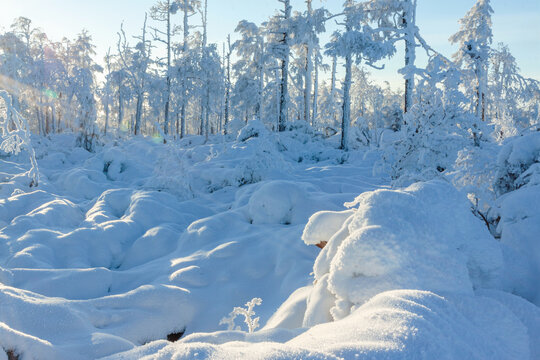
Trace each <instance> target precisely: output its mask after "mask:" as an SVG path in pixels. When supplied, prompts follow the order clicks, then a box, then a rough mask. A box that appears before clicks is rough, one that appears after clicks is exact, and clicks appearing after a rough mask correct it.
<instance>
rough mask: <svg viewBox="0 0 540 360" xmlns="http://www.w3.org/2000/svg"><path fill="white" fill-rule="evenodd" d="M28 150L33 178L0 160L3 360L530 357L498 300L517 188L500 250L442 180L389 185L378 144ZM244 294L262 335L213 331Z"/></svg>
mask: <svg viewBox="0 0 540 360" xmlns="http://www.w3.org/2000/svg"><path fill="white" fill-rule="evenodd" d="M34 145H35V148H36V156H37V158H38V164H39V167H40V175H41V183H40V186H39V187H38V188H37V189H36V188H28V187H27V186H26V184H27V179H26V178H25V177H24V176H23V175H21V174H23V173H24V172H25V171H26V170H27V167H28V164H27V161H26V160H25V158H24V154H20V155H18V156H16V157H4V158H2V159H0V177H1V179H2V181H3V182H2V184H1V187H0V195H1V198H0V227H1V230H0V347H2V348H4V350H6V351H8V350H9V351H13V353H15V354H18V355H19V356H20V359H39V360H47V359H97V358H103V357H106V358H107V359H110V360H112V359H140V358H145V359H207V358H208V359H209V358H212V359H243V358H247V359H291V358H298V359H356V358H384V359H403V358H411V359H417V358H425V359H433V358H448V359H465V358H467V359H469V358H476V359H528V358H530V359H538V358H540V341H539V340H538V339H540V309H539V308H538V306H537V305H538V303H537V304H536V305H534V304H532V303H531V302H528V301H527V300H524V299H523V298H520V297H518V296H516V295H512V294H511V293H510V291H512V289H510V287H511V285H512V284H514V282H513V280H512V279H513V277H512V276H510V275H511V274H513V273H512V271H513V269H514V268H515V267H516V266H517V265H516V264H515V263H513V262H512V261H513V260H512V254H514V253H515V250H512V251H513V252H512V251H510V250H508V249H510V248H511V249H516V247H517V246H518V245H515V244H516V243H519V239H515V236H514V235H505V231H506V232H509V233H511V234H516V231H522V232H525V233H527V236H529V238H532V237H534V234H533V235H531V234H532V233H531V232H530V230H531V229H532V228H531V227H530V226H529V225H527V224H524V223H523V221H521V222H519V221H516V220H515V219H514V218H512V216H513V215H512V214H513V213H505V212H504V209H511V205H508V206H506V205H504V204H505V202H506V203H511V202H516V201H517V202H519V201H520V199H515V197H516V196H519V195H518V193H517V191H516V192H515V193H514V195H510V194H512V193H510V194H509V195H508V196H507V197H506V198H505V199H503V200H502V202H501V204H502V205H500V208H501V209H502V210H501V211H502V213H501V214H502V215H501V223H500V227H501V229H500V231H502V233H503V237H502V239H503V241H500V242H499V241H497V240H496V239H495V238H494V237H493V236H492V234H490V232H489V230H488V229H487V227H486V226H485V224H484V223H483V222H482V220H480V219H479V218H477V217H475V216H474V215H473V213H472V212H471V211H470V203H469V201H468V200H467V198H466V196H465V194H463V193H461V192H458V191H457V190H456V189H455V188H454V187H453V186H452V185H450V184H449V183H448V182H446V181H444V180H434V181H431V182H427V183H417V184H414V185H412V186H410V187H408V188H405V189H399V190H390V187H389V183H390V180H389V179H388V178H387V177H385V176H382V175H378V176H376V175H374V173H373V167H374V164H375V163H376V162H377V161H378V160H379V157H378V155H377V153H376V152H365V151H357V152H356V151H353V152H351V153H350V154H344V153H342V152H341V151H339V150H337V149H336V146H337V142H336V141H335V139H322V138H321V137H318V136H315V135H314V134H312V133H311V132H310V130H309V129H302V128H300V129H296V130H295V131H291V132H287V133H285V134H281V135H280V136H277V135H275V134H272V133H270V132H268V131H266V130H265V129H264V127H263V126H261V124H258V123H257V122H252V123H251V124H250V125H248V126H247V127H246V128H244V129H242V130H241V131H240V133H239V135H238V139H234V138H232V137H230V138H227V139H224V138H222V137H216V138H213V139H210V141H209V142H208V143H205V142H204V140H203V139H202V138H199V137H189V138H187V139H184V140H183V141H181V142H179V143H169V144H167V145H164V144H162V143H161V142H160V141H159V140H158V141H153V140H152V139H148V138H134V139H126V140H114V139H111V140H109V141H106V144H105V145H104V146H102V147H101V148H99V149H98V150H97V151H96V152H95V153H89V152H86V151H85V150H82V149H81V148H78V147H76V146H75V138H74V137H73V136H71V135H58V136H55V137H53V138H52V139H51V140H47V139H40V140H39V141H38V143H35V144H34ZM536 186H538V185H536ZM529 189H530V188H529ZM535 194H536V195H535V196H538V195H537V194H538V192H536V193H535ZM524 196H526V195H524ZM530 216H532V215H530ZM536 219H538V217H537V216H536ZM535 226H536V225H535ZM533 227H534V226H533ZM536 227H537V226H536ZM516 228H517V229H518V230H513V229H516ZM531 231H532V230H531ZM536 234H537V233H536ZM536 236H537V235H536ZM532 241H533V240H530V241H529V242H532ZM324 243H326V246H325V247H324V249H322V250H321V249H319V248H318V247H316V246H315V245H317V244H319V245H321V244H324ZM513 244H514V245H513ZM536 246H537V245H536ZM527 249H528V248H527ZM534 249H538V248H537V247H536V248H534ZM534 249H533V250H534ZM516 251H517V250H516ZM521 251H525V250H523V249H521ZM535 251H536V250H535ZM520 256H521V255H520ZM515 257H518V255H515ZM535 259H537V257H536V258H534V257H533V260H531V262H532V264H533V265H531V267H529V268H526V269H525V270H524V269H523V266H517V267H518V270H519V271H532V275H531V274H528V275H527V276H528V277H526V279H527V281H534V279H535V277H534V276H536V275H537V274H535V271H536V270H535V269H536V268H534V266H536V265H537V264H538V262H534V261H536V260H535ZM509 269H510V270H509ZM509 274H510V275H509ZM531 279H532V280H531ZM515 286H516V287H518V288H519V289H522V290H523V291H521V292H520V291H514V292H517V293H519V294H520V295H522V296H526V295H527V293H526V291H530V289H531V288H532V289H534V288H535V287H538V285H535V284H532V285H531V284H529V283H525V284H521V283H517V285H515ZM519 289H518V290H519ZM505 290H506V291H505ZM523 292H525V293H523ZM533 293H534V291H533ZM534 296H536V294H532V295H531V296H530V297H528V299H529V300H530V301H534V299H535V297H534ZM253 298H261V299H262V303H261V304H260V305H258V306H255V308H254V311H255V313H256V315H252V316H251V317H252V318H254V317H259V318H260V320H259V322H260V324H261V328H259V329H257V330H256V331H255V332H253V333H249V332H247V330H248V328H247V326H246V325H245V324H244V323H243V322H242V320H243V318H242V316H239V317H237V318H236V323H235V324H229V325H231V326H230V329H227V325H223V324H220V321H221V320H222V319H223V318H226V317H227V316H228V315H229V313H230V312H231V311H232V310H233V308H234V307H237V306H242V305H243V304H245V303H246V302H248V301H250V300H251V299H253ZM248 320H249V319H248ZM252 320H253V319H252ZM182 333H183V336H182V338H181V339H180V340H179V341H177V342H174V343H172V342H169V341H167V340H166V339H167V337H168V336H169V337H170V336H174V334H177V335H180V334H182ZM5 358H6V355H4V352H1V351H0V359H1V360H3V359H5Z"/></svg>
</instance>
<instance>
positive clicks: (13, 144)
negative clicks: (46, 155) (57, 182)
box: [0, 90, 39, 187]
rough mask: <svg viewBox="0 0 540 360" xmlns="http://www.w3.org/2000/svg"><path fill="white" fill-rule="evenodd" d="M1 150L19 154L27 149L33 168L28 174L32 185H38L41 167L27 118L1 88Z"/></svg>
mask: <svg viewBox="0 0 540 360" xmlns="http://www.w3.org/2000/svg"><path fill="white" fill-rule="evenodd" d="M0 136H1V142H0V150H1V151H4V152H6V153H11V154H15V155H16V154H18V153H19V152H21V150H26V151H27V152H28V155H29V156H30V164H31V168H30V170H29V171H28V173H27V175H28V177H29V178H30V179H31V180H30V187H32V186H38V183H39V169H38V165H37V162H36V154H35V152H34V148H33V147H32V143H31V141H30V129H29V128H28V123H27V122H26V119H25V118H24V117H22V115H21V114H19V112H18V111H17V110H16V109H15V108H14V107H13V103H12V100H11V96H10V95H9V94H8V93H7V91H4V90H0Z"/></svg>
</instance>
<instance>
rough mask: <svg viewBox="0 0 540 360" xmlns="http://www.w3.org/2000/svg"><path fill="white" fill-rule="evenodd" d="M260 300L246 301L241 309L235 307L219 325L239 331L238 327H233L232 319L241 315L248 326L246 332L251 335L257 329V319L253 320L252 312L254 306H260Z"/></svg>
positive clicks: (253, 313) (253, 312)
mask: <svg viewBox="0 0 540 360" xmlns="http://www.w3.org/2000/svg"><path fill="white" fill-rule="evenodd" d="M261 304H262V299H261V298H253V299H251V301H248V302H247V303H246V305H245V308H243V307H238V306H237V307H235V308H234V309H233V311H231V313H230V314H229V316H228V317H224V318H223V319H221V321H220V322H219V325H227V329H228V330H239V329H240V327H235V324H234V319H236V317H237V316H238V315H242V316H243V317H244V322H245V323H246V325H247V326H248V332H249V333H250V334H251V333H253V332H254V331H255V329H257V328H258V327H259V317H256V318H254V317H253V316H254V315H255V311H253V308H254V307H255V306H256V305H261Z"/></svg>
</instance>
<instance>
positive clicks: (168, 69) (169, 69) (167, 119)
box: [163, 0, 171, 135]
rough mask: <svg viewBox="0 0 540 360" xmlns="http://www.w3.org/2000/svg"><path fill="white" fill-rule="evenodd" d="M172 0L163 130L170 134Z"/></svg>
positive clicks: (169, 3)
mask: <svg viewBox="0 0 540 360" xmlns="http://www.w3.org/2000/svg"><path fill="white" fill-rule="evenodd" d="M170 9H171V1H170V0H167V94H166V96H167V99H166V101H165V121H164V124H163V132H164V133H165V135H168V134H169V107H170V101H171V76H170V73H171V11H170Z"/></svg>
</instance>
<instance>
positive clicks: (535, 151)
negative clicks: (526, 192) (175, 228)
mask: <svg viewBox="0 0 540 360" xmlns="http://www.w3.org/2000/svg"><path fill="white" fill-rule="evenodd" d="M497 168H498V170H497V174H496V179H495V182H494V184H493V188H494V191H495V193H496V194H497V195H502V194H505V193H507V192H510V191H513V190H516V189H519V188H520V187H522V186H526V185H530V186H532V185H538V184H540V132H534V133H531V134H527V135H525V136H520V137H515V138H511V139H509V140H508V141H507V142H506V144H505V145H504V146H503V148H502V149H501V151H500V152H499V155H498V157H497Z"/></svg>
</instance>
